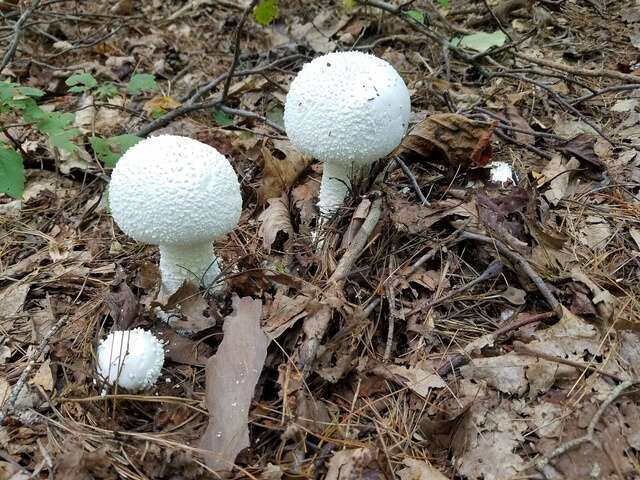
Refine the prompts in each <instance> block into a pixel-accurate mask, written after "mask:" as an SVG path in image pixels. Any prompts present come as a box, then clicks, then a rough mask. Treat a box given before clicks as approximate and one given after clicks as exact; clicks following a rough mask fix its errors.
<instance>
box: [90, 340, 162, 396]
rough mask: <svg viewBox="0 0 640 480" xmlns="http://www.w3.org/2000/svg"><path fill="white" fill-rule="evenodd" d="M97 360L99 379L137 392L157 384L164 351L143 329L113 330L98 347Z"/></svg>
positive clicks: (160, 343)
mask: <svg viewBox="0 0 640 480" xmlns="http://www.w3.org/2000/svg"><path fill="white" fill-rule="evenodd" d="M97 357H98V358H97V359H98V365H97V370H98V375H100V376H101V377H102V378H103V379H104V380H105V381H106V382H107V383H109V384H110V385H113V384H115V383H116V382H117V383H118V385H119V386H121V387H122V388H126V389H127V390H131V391H138V390H145V389H147V388H149V387H151V386H152V385H154V384H155V383H156V381H157V380H158V377H159V376H160V371H161V370H162V365H163V364H164V349H163V347H162V342H160V340H158V339H157V338H156V337H155V336H154V335H153V334H152V333H151V332H147V331H146V330H143V329H141V328H134V329H133V330H114V331H113V332H111V333H110V334H109V335H107V338H105V339H104V340H102V341H101V342H100V345H98V351H97Z"/></svg>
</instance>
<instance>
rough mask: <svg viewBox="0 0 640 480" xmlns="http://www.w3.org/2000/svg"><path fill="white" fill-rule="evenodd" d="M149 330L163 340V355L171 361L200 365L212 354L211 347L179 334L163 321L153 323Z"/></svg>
mask: <svg viewBox="0 0 640 480" xmlns="http://www.w3.org/2000/svg"><path fill="white" fill-rule="evenodd" d="M151 331H152V332H153V333H154V335H156V336H157V337H158V338H159V339H161V340H162V341H163V342H165V348H164V352H165V356H166V358H167V359H169V360H171V361H172V362H176V363H181V364H183V365H198V366H200V365H205V364H206V363H207V359H208V358H209V357H211V355H213V349H212V348H211V347H210V346H209V345H207V344H206V343H204V342H201V341H195V340H191V339H190V338H187V337H185V336H183V335H180V334H178V332H176V331H175V330H174V329H173V328H171V327H170V326H168V325H167V324H165V323H163V322H156V323H154V325H153V327H152V329H151Z"/></svg>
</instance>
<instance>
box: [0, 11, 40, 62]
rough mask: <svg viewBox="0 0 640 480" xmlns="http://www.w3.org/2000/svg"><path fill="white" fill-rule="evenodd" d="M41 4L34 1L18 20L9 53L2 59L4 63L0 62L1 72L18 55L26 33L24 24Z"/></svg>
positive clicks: (14, 27) (8, 49)
mask: <svg viewBox="0 0 640 480" xmlns="http://www.w3.org/2000/svg"><path fill="white" fill-rule="evenodd" d="M40 2H41V0H33V1H32V2H31V5H29V6H28V7H27V8H26V9H25V11H24V12H22V15H20V18H18V21H17V22H16V23H15V25H14V26H13V38H11V43H9V46H8V47H7V51H6V52H5V53H4V56H3V57H2V62H0V72H2V70H4V69H5V67H6V66H7V65H9V63H11V60H13V57H14V56H15V54H16V50H17V49H18V43H20V37H22V32H23V31H24V24H25V22H26V21H27V20H28V19H29V17H30V16H31V14H32V13H33V12H34V10H35V9H36V8H38V6H39V5H40Z"/></svg>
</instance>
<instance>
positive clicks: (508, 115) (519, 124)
mask: <svg viewBox="0 0 640 480" xmlns="http://www.w3.org/2000/svg"><path fill="white" fill-rule="evenodd" d="M503 115H504V117H505V119H506V120H507V123H511V125H513V126H514V127H515V128H518V129H520V130H528V131H531V132H533V130H532V129H531V127H530V126H529V122H527V120H526V119H525V118H524V117H523V116H522V115H520V112H519V111H518V109H517V108H516V107H515V106H514V105H508V106H507V107H506V108H505V111H504V114H503ZM513 137H514V138H515V139H516V140H517V141H518V142H520V143H522V144H525V145H533V144H534V143H535V141H536V137H534V136H533V135H532V134H530V133H522V132H513Z"/></svg>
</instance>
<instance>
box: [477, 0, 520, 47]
mask: <svg viewBox="0 0 640 480" xmlns="http://www.w3.org/2000/svg"><path fill="white" fill-rule="evenodd" d="M482 2H483V3H484V6H485V7H487V10H488V11H489V14H490V15H491V16H492V17H493V19H494V20H495V21H496V23H497V24H498V28H499V29H500V30H502V33H504V34H505V35H506V36H507V38H508V39H509V41H511V42H513V38H512V37H511V34H510V33H509V32H508V31H507V30H506V29H505V28H504V26H503V25H502V22H501V21H500V19H499V18H498V16H497V15H496V12H494V11H493V8H491V5H489V2H488V1H487V0H482Z"/></svg>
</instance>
